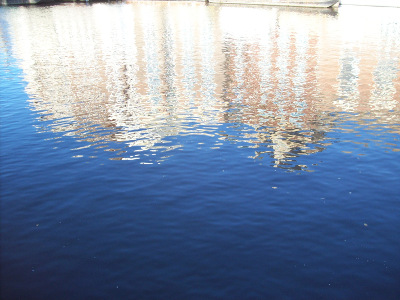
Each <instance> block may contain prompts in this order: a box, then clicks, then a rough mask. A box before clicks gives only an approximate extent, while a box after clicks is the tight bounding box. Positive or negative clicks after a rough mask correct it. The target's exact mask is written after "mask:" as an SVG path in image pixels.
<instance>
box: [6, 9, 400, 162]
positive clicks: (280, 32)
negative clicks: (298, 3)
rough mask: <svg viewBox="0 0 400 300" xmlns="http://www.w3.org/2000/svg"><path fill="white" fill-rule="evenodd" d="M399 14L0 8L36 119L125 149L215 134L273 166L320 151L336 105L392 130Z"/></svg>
mask: <svg viewBox="0 0 400 300" xmlns="http://www.w3.org/2000/svg"><path fill="white" fill-rule="evenodd" d="M398 13H399V10H397V11H396V10H390V11H389V10H384V11H383V10H382V11H380V10H368V9H361V8H357V11H354V10H353V9H352V8H350V7H343V8H341V7H340V8H339V11H338V12H335V11H332V10H309V9H285V8H265V7H238V6H218V5H210V6H206V5H204V4H202V3H186V2H185V3H182V2H134V3H129V4H126V3H125V4H94V5H91V6H85V5H77V4H67V5H62V6H51V7H46V8H42V7H29V8H25V7H18V8H15V9H13V10H10V11H8V12H7V14H6V15H5V17H3V18H4V19H5V20H6V22H7V23H9V24H10V26H9V36H10V37H11V39H12V45H13V51H14V53H15V55H16V56H17V57H18V58H19V60H20V62H21V67H22V69H23V70H24V73H25V80H26V81H27V83H28V86H27V91H28V93H29V94H30V96H31V98H32V101H31V104H32V108H33V109H35V110H37V111H38V114H39V115H40V119H41V120H43V121H46V122H45V124H46V126H43V127H42V128H41V130H51V131H55V132H61V133H63V134H65V135H70V136H76V137H77V138H78V139H79V140H80V141H84V142H88V143H90V144H91V145H92V146H93V147H95V148H99V149H100V148H101V147H103V148H104V150H115V149H112V147H111V146H109V144H111V143H112V142H118V143H119V145H121V146H120V148H123V149H122V150H123V151H122V150H121V151H120V152H117V151H116V153H117V154H116V155H119V156H118V157H120V158H121V159H122V158H123V159H137V158H138V156H137V155H139V157H140V155H141V153H143V152H138V153H136V152H135V151H139V150H140V151H145V150H146V151H147V150H151V151H168V150H173V149H176V148H179V147H181V146H182V145H181V144H179V141H176V140H175V141H172V140H173V138H175V137H180V136H183V135H193V134H194V135H210V136H214V137H216V138H215V142H214V143H215V144H213V145H209V146H210V148H218V146H219V145H220V144H218V143H220V142H221V141H220V139H222V140H228V141H231V142H242V143H245V144H248V145H249V147H251V148H252V149H253V148H254V152H255V153H254V156H253V157H255V158H256V157H257V158H262V157H263V156H264V155H265V154H266V155H268V156H270V157H271V158H272V160H273V164H274V165H275V166H280V167H281V166H283V165H285V164H286V165H289V166H290V164H291V161H294V160H295V157H296V156H299V155H302V154H311V153H315V152H317V151H322V150H323V149H324V148H325V147H326V145H328V144H327V143H325V140H326V139H327V134H326V133H327V132H329V131H330V130H331V127H332V123H333V121H332V119H333V118H334V117H332V116H334V115H335V113H341V112H353V113H355V115H356V116H358V118H359V119H357V121H359V122H362V120H361V118H362V116H363V114H364V113H371V114H375V115H374V117H376V118H380V119H379V120H380V121H381V122H383V123H386V124H389V125H390V126H392V128H393V130H397V131H400V130H399V129H398V118H399V109H398V107H399V101H400V100H399V99H400V97H399V95H400V77H399V74H400V67H399V62H400V53H399V50H398V49H400V29H399V26H398V20H399V18H398ZM372 16H374V17H373V18H372ZM239 19H240V20H243V21H240V22H238V20H239ZM3 35H4V34H3ZM2 43H7V41H6V42H4V39H3V38H2ZM5 47H7V46H5ZM389 110H392V111H391V112H390V113H387V112H388V111H389ZM223 123H225V124H228V126H227V127H228V128H230V130H226V132H224V131H221V130H219V128H218V126H220V125H221V124H223ZM225 124H224V125H225ZM221 127H222V126H221ZM218 130H219V131H218ZM219 138H220V139H219ZM130 147H132V149H133V150H129V148H130ZM78 148H79V147H78ZM118 150H120V149H118ZM125 153H126V154H125Z"/></svg>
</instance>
